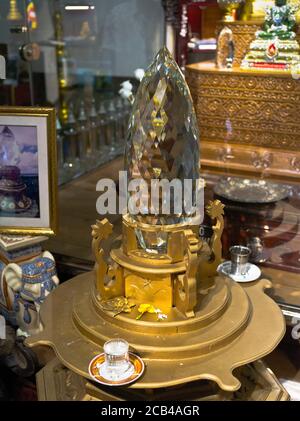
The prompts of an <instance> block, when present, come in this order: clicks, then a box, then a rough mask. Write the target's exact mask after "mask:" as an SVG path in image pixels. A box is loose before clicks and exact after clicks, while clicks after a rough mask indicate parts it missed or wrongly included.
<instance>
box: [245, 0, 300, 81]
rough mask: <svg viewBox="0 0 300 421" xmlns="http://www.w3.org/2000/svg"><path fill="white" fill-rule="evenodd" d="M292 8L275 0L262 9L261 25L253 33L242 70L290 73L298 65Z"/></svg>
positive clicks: (299, 62)
mask: <svg viewBox="0 0 300 421" xmlns="http://www.w3.org/2000/svg"><path fill="white" fill-rule="evenodd" d="M296 10H297V9H296V7H295V6H292V5H289V4H287V0H275V5H274V6H272V7H269V8H268V9H267V11H266V17H265V22H264V25H263V28H262V29H261V30H260V31H257V33H256V39H255V40H254V41H253V42H252V43H251V45H250V51H249V52H248V53H247V54H246V57H245V58H244V60H243V61H242V64H241V68H242V69H248V70H249V69H250V70H251V69H253V70H275V71H288V72H292V73H293V71H294V69H295V68H298V67H299V64H300V47H299V44H298V42H297V41H296V33H295V31H294V30H295V25H296V17H295V13H296Z"/></svg>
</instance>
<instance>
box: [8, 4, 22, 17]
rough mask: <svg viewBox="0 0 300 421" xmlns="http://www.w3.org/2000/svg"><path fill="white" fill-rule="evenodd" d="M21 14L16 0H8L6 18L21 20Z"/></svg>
mask: <svg viewBox="0 0 300 421" xmlns="http://www.w3.org/2000/svg"><path fill="white" fill-rule="evenodd" d="M21 19H22V15H21V13H20V12H19V10H18V5H17V0H10V9H9V13H8V15H7V20H21Z"/></svg>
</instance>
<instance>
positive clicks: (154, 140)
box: [125, 47, 200, 225]
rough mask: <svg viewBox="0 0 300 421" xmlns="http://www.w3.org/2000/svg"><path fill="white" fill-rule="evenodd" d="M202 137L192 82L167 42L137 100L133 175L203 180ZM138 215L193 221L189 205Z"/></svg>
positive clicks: (130, 143) (150, 220)
mask: <svg viewBox="0 0 300 421" xmlns="http://www.w3.org/2000/svg"><path fill="white" fill-rule="evenodd" d="M198 142H199V133H198V125H197V121H196V116H195V111H194V107H193V102H192V98H191V95H190V91H189V88H188V86H187V84H186V82H185V79H184V76H183V74H182V72H181V71H180V69H179V67H178V66H177V64H176V62H175V60H174V59H173V57H172V56H171V54H170V53H169V51H168V50H167V48H165V47H164V48H162V49H161V50H160V51H159V53H158V54H157V56H156V57H155V60H154V62H153V63H152V64H151V66H150V67H149V68H148V69H147V71H146V73H145V75H144V78H143V79H142V81H141V83H140V86H139V88H138V91H137V94H136V97H135V101H134V104H133V110H132V114H131V117H130V121H129V129H128V135H127V143H126V154H125V169H126V170H127V171H128V181H131V180H132V179H136V178H142V179H144V180H145V181H146V183H147V185H149V186H150V183H151V179H157V180H162V179H166V180H168V181H172V180H174V179H179V180H180V181H181V183H182V186H183V180H184V179H191V180H194V181H196V180H198V179H199V162H200V160H199V143H198ZM149 191H150V189H149ZM130 194H132V193H130V192H129V195H128V197H130ZM150 200H151V197H150ZM159 200H160V201H163V198H162V197H160V198H159ZM148 203H149V202H148ZM149 208H150V206H149ZM133 218H134V219H136V220H138V221H140V222H144V223H147V224H151V225H161V224H167V225H169V224H174V223H181V222H185V223H187V215H186V214H185V213H184V210H183V212H182V213H181V214H175V213H172V209H171V212H170V215H164V214H159V215H157V214H155V215H154V214H151V212H150V210H148V214H147V215H142V214H139V215H134V216H133Z"/></svg>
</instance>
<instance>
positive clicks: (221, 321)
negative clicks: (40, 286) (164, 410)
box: [27, 273, 285, 394]
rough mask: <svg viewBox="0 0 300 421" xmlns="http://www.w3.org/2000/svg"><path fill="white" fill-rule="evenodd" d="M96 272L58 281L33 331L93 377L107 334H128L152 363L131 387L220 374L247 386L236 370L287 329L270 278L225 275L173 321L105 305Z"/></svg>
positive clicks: (226, 384) (225, 384) (34, 340)
mask: <svg viewBox="0 0 300 421" xmlns="http://www.w3.org/2000/svg"><path fill="white" fill-rule="evenodd" d="M93 277H94V274H93V273H87V274H83V275H80V276H78V277H76V278H74V279H72V280H71V281H68V282H66V283H64V284H62V285H61V286H60V287H58V288H57V290H55V291H54V292H53V293H52V294H51V295H50V296H49V297H48V299H47V300H46V302H45V303H44V304H43V305H42V307H41V319H42V321H43V325H44V330H43V331H42V332H41V333H40V334H38V335H36V336H33V337H30V338H28V339H27V344H28V345H29V346H35V345H49V346H51V347H52V348H53V349H54V350H55V352H56V354H57V356H58V357H59V359H60V361H61V363H62V364H63V365H64V366H65V367H67V368H69V369H70V370H71V371H72V372H74V373H77V374H79V375H80V376H82V377H84V378H86V379H90V377H89V373H88V366H89V362H90V360H91V359H92V358H93V357H94V356H95V355H97V354H100V353H101V352H102V351H103V348H102V346H103V344H104V342H105V341H106V340H107V339H110V338H113V337H120V336H121V337H123V338H124V339H126V340H128V342H129V343H130V345H131V349H132V351H134V352H136V353H138V354H139V355H140V356H141V357H142V358H143V359H144V361H145V364H146V370H145V374H144V375H143V377H142V378H141V379H140V380H139V381H137V382H136V383H134V384H132V385H131V386H130V387H129V389H130V390H133V391H136V390H141V389H151V390H153V389H159V390H160V391H161V390H162V388H169V387H172V386H176V385H184V384H186V383H189V382H194V381H198V380H213V381H215V382H216V383H217V384H218V386H219V387H220V388H221V389H223V390H226V391H231V392H233V391H236V390H238V389H239V388H240V386H241V383H240V380H239V379H238V377H237V376H236V375H233V374H232V372H233V370H234V369H235V368H237V367H239V366H242V365H245V364H247V363H249V362H252V361H255V360H257V359H259V358H261V357H263V356H264V355H266V354H268V353H269V352H271V351H272V350H273V349H274V348H275V347H276V346H277V344H278V343H279V341H280V340H281V338H282V337H283V335H284V332H285V323H284V319H283V316H282V314H281V311H280V309H279V308H278V306H277V305H276V304H275V302H273V300H272V299H270V298H269V297H268V296H266V295H265V294H264V292H263V289H264V288H266V287H269V286H270V282H269V281H266V280H261V281H258V282H255V283H251V284H248V285H247V286H245V287H241V286H240V285H238V284H236V283H234V282H233V281H231V280H227V279H225V278H223V277H218V278H217V279H216V280H215V281H216V283H215V286H214V287H211V289H210V290H209V292H208V294H206V295H205V296H204V295H203V291H201V290H199V291H198V298H199V300H198V302H199V305H198V306H197V308H196V311H195V317H194V318H185V317H184V316H183V315H182V314H181V313H180V312H177V311H175V310H174V309H172V310H171V312H170V313H169V314H168V320H167V321H163V322H155V321H153V315H150V314H149V315H145V317H144V319H143V320H140V321H137V320H136V319H135V316H136V310H133V311H132V312H131V313H129V314H122V315H121V314H120V315H118V316H114V314H113V313H111V312H108V311H104V310H103V309H102V308H101V306H100V305H99V301H98V300H97V298H96V293H95V289H94V279H93ZM201 297H202V299H201ZM203 297H204V298H203ZM58 309H59V311H58ZM101 390H102V387H101ZM110 393H111V394H113V393H114V392H113V391H111V392H110Z"/></svg>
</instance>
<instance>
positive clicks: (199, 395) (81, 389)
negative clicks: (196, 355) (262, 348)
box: [37, 358, 289, 401]
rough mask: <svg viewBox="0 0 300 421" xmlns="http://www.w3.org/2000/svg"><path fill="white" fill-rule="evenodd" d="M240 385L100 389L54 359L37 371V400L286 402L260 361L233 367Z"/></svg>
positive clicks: (268, 370)
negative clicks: (229, 388) (234, 389)
mask: <svg viewBox="0 0 300 421" xmlns="http://www.w3.org/2000/svg"><path fill="white" fill-rule="evenodd" d="M235 374H236V376H237V377H238V379H239V380H240V382H241V384H242V386H241V388H240V389H239V390H238V391H237V392H225V391H223V390H221V389H220V388H218V386H217V385H216V383H214V382H212V381H199V382H194V383H192V384H190V383H189V384H186V385H184V386H182V387H175V388H168V389H164V388H163V389H158V390H149V389H148V390H132V389H130V388H119V389H116V388H114V389H113V390H112V389H109V388H105V387H102V388H101V389H100V388H99V387H97V386H96V385H95V384H93V383H91V382H90V381H87V380H85V379H84V378H83V377H80V376H79V375H78V374H75V373H74V372H73V371H71V370H69V369H68V368H66V367H65V366H64V365H62V363H61V362H60V361H59V359H58V358H54V359H53V360H52V361H51V362H49V363H48V364H47V365H46V366H45V367H44V368H43V369H42V370H41V371H39V373H38V374H37V389H38V398H39V400H40V401H75V400H76V401H124V400H142V401H151V400H164V401H168V400H170V401H171V400H178V399H180V400H194V401H287V400H289V395H288V393H287V392H286V390H285V389H284V388H283V386H282V385H281V384H280V383H279V382H278V380H277V379H276V377H275V375H274V374H273V373H272V371H271V370H270V369H269V368H268V367H267V366H266V365H265V364H264V362H263V361H261V360H259V361H256V362H254V363H252V364H248V365H245V366H243V367H241V368H240V369H238V370H236V373H235Z"/></svg>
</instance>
